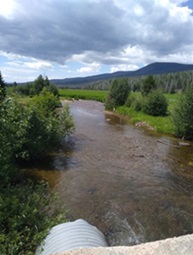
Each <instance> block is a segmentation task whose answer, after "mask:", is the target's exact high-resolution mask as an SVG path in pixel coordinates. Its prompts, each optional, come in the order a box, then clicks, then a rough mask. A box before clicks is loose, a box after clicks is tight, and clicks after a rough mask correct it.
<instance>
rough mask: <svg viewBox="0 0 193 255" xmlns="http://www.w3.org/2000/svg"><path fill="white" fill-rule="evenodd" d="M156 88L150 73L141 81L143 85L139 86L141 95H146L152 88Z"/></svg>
mask: <svg viewBox="0 0 193 255" xmlns="http://www.w3.org/2000/svg"><path fill="white" fill-rule="evenodd" d="M156 88H157V86H156V82H155V79H154V77H153V76H152V75H149V76H147V78H146V79H145V80H144V81H143V85H142V88H141V94H142V95H143V96H147V95H148V94H149V93H150V92H151V91H152V90H155V89H156Z"/></svg>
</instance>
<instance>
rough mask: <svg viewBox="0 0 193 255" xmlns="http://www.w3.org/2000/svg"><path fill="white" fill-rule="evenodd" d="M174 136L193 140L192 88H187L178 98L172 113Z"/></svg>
mask: <svg viewBox="0 0 193 255" xmlns="http://www.w3.org/2000/svg"><path fill="white" fill-rule="evenodd" d="M172 120H173V123H174V126H175V134H176V135H177V136H179V137H184V138H186V139H190V140H193V87H189V88H187V89H186V90H185V92H184V93H183V94H181V96H180V97H179V100H178V103H177V104H176V107H175V108H174V111H173V113H172Z"/></svg>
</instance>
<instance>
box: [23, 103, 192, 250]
mask: <svg viewBox="0 0 193 255" xmlns="http://www.w3.org/2000/svg"><path fill="white" fill-rule="evenodd" d="M70 110H71V114H72V115H73V117H74V122H75V125H76V132H75V134H74V135H72V136H71V137H70V138H68V142H66V141H63V147H62V148H61V149H60V150H59V151H57V152H55V153H53V154H52V155H50V157H49V159H48V160H46V162H45V161H44V162H42V163H41V164H40V163H38V165H35V164H34V166H33V167H31V168H30V169H27V171H28V172H29V173H31V174H33V175H35V176H36V177H37V178H41V179H44V180H47V181H48V182H49V184H50V187H51V188H52V189H54V190H56V191H57V192H58V193H59V196H60V204H61V205H65V206H66V208H68V209H69V217H70V219H71V220H75V219H78V218H83V219H85V220H87V221H88V222H89V223H91V224H93V225H95V226H96V227H98V228H99V229H100V230H101V231H102V232H103V233H104V234H105V236H106V238H107V241H108V243H109V245H111V246H115V245H134V244H138V243H142V242H148V241H154V240H159V239H164V238H168V237H173V236H179V235H184V234H189V233H193V151H192V146H193V144H191V147H180V148H177V147H176V145H177V144H178V141H179V140H178V139H175V138H172V137H167V136H163V135H160V134H156V133H155V132H152V131H147V130H144V129H143V128H137V127H134V126H133V125H130V124H128V122H127V121H126V120H125V119H124V118H123V117H120V116H117V115H114V114H110V113H105V112H104V106H103V104H102V103H99V102H94V101H75V102H71V103H70ZM159 141H161V142H163V143H161V142H159Z"/></svg>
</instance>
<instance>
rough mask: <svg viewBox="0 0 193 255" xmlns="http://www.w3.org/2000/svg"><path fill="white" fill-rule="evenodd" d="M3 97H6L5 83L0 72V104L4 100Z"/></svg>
mask: <svg viewBox="0 0 193 255" xmlns="http://www.w3.org/2000/svg"><path fill="white" fill-rule="evenodd" d="M5 97H6V90H5V82H4V80H3V77H2V75H1V71H0V102H2V101H3V100H4V99H5Z"/></svg>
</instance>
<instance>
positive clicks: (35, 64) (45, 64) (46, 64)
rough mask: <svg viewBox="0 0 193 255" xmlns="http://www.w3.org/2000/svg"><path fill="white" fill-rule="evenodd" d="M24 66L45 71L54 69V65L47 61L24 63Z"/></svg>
mask: <svg viewBox="0 0 193 255" xmlns="http://www.w3.org/2000/svg"><path fill="white" fill-rule="evenodd" d="M24 66H26V67H28V68H31V69H37V70H38V69H43V68H52V67H53V65H52V64H51V63H49V62H45V61H38V60H36V61H34V62H24Z"/></svg>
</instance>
